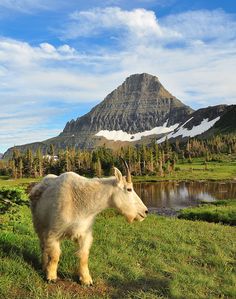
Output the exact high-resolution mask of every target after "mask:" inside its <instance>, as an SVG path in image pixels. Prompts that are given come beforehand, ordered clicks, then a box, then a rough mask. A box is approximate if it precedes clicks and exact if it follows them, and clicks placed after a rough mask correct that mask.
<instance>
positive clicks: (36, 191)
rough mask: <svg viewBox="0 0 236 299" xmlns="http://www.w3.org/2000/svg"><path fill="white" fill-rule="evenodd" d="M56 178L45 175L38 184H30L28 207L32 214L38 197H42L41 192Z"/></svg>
mask: <svg viewBox="0 0 236 299" xmlns="http://www.w3.org/2000/svg"><path fill="white" fill-rule="evenodd" d="M56 177H57V176H56V175H54V174H49V175H47V176H46V177H45V178H44V179H43V180H42V181H41V182H40V183H38V184H37V183H32V184H30V185H29V188H28V190H30V189H31V190H30V193H29V199H30V207H31V210H32V212H34V210H35V208H36V206H37V202H38V201H39V199H40V197H41V196H42V194H43V192H44V191H45V190H46V189H47V188H48V186H49V185H50V184H51V183H52V181H54V179H55V178H56Z"/></svg>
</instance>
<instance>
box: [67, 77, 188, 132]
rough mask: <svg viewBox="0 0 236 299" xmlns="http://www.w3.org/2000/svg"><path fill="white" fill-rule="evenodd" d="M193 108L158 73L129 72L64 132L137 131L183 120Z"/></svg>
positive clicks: (169, 124) (69, 123)
mask: <svg viewBox="0 0 236 299" xmlns="http://www.w3.org/2000/svg"><path fill="white" fill-rule="evenodd" d="M192 111H193V110H192V109H191V108H190V107H188V106H186V105H184V104H183V103H182V102H181V101H180V100H178V99H177V98H176V97H174V96H173V95H172V94H171V93H169V92H168V91H167V90H166V89H165V88H164V87H163V86H162V84H161V83H160V81H159V80H158V78H157V77H155V76H152V75H149V74H146V73H142V74H134V75H131V76H129V77H128V78H127V79H126V80H125V81H124V82H123V83H122V84H121V85H120V86H119V87H117V88H116V89H115V90H113V91H112V92H111V93H110V94H108V95H107V97H106V98H105V99H104V100H103V101H102V102H101V103H100V104H98V105H97V106H96V107H94V108H93V109H92V110H91V111H90V112H89V113H87V114H86V115H84V116H82V117H80V118H78V119H77V120H76V121H73V120H72V121H70V122H68V123H67V125H66V127H65V129H64V130H63V133H62V135H63V134H75V135H76V134H77V133H81V132H84V131H89V132H90V133H91V132H94V133H96V132H98V131H100V130H111V131H112V130H117V131H118V130H122V131H125V132H127V133H131V134H134V133H137V132H142V131H146V130H151V129H152V128H154V127H157V126H162V125H163V124H164V123H166V122H168V123H167V125H168V126H171V125H174V124H176V123H179V122H181V120H182V119H184V118H185V117H186V116H187V115H188V114H190V113H191V112H192Z"/></svg>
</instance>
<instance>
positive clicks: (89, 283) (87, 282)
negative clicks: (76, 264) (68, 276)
mask: <svg viewBox="0 0 236 299" xmlns="http://www.w3.org/2000/svg"><path fill="white" fill-rule="evenodd" d="M80 283H81V284H82V285H84V286H87V287H91V286H92V285H93V280H92V278H91V277H88V278H80Z"/></svg>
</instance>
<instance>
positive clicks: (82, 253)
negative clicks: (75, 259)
mask: <svg viewBox="0 0 236 299" xmlns="http://www.w3.org/2000/svg"><path fill="white" fill-rule="evenodd" d="M92 242H93V236H92V232H91V231H89V232H87V233H86V234H84V235H82V236H81V237H80V238H79V245H80V250H79V253H78V256H79V258H80V264H79V277H80V282H81V283H82V284H85V285H92V284H93V280H92V278H91V276H90V273H89V268H88V258H89V250H90V247H91V245H92Z"/></svg>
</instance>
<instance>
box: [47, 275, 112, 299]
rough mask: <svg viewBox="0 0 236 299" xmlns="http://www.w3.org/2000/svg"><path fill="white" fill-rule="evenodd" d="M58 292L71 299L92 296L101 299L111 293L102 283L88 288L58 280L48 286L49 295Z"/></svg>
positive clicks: (72, 282)
mask: <svg viewBox="0 0 236 299" xmlns="http://www.w3.org/2000/svg"><path fill="white" fill-rule="evenodd" d="M58 292H60V293H62V294H63V293H64V294H66V295H70V296H71V298H90V297H94V296H98V297H101V298H102V297H105V295H108V294H109V293H110V292H111V288H110V287H108V286H107V285H106V284H105V283H104V282H98V283H95V284H94V285H93V286H90V287H88V286H83V285H81V284H79V283H77V282H74V281H70V280H62V279H59V280H58V281H57V282H56V283H54V284H49V285H48V293H49V294H50V295H53V294H55V293H58Z"/></svg>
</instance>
